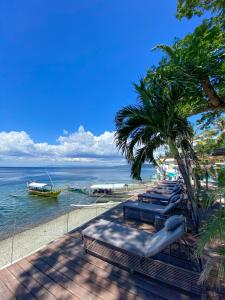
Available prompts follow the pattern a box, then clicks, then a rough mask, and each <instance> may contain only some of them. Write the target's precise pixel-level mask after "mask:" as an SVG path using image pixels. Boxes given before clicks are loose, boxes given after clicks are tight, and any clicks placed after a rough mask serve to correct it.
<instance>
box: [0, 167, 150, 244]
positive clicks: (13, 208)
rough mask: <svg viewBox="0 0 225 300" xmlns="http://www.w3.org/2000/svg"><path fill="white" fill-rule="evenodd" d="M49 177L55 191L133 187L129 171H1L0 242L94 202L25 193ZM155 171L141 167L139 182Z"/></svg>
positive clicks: (66, 195)
mask: <svg viewBox="0 0 225 300" xmlns="http://www.w3.org/2000/svg"><path fill="white" fill-rule="evenodd" d="M48 174H49V175H50V176H51V179H52V181H53V182H54V185H55V186H56V187H60V188H65V187H67V186H68V185H72V186H76V187H81V188H88V187H90V185H92V184H97V183H132V180H131V178H130V167H129V166H128V165H127V166H116V167H48V168H44V167H0V239H4V238H6V237H9V236H11V235H12V233H13V232H14V231H16V232H19V231H24V230H26V229H29V228H31V227H33V226H35V225H38V224H41V223H44V222H46V221H48V220H50V219H53V218H55V217H57V216H59V215H62V214H64V213H66V212H68V211H69V210H71V209H72V206H71V204H89V203H94V202H95V201H96V199H95V198H93V197H88V196H87V195H84V194H80V193H76V192H69V191H64V192H62V193H61V194H60V196H59V197H58V198H57V199H54V198H42V197H37V196H32V195H29V194H28V193H27V190H26V183H27V182H28V181H32V180H33V181H39V182H48V181H50V179H49V177H48ZM154 174H155V172H154V168H152V167H150V166H144V167H143V170H142V179H143V180H145V181H150V180H151V178H152V177H153V176H154Z"/></svg>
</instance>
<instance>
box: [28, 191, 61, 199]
mask: <svg viewBox="0 0 225 300" xmlns="http://www.w3.org/2000/svg"><path fill="white" fill-rule="evenodd" d="M28 192H29V194H31V195H35V196H42V197H52V198H57V197H58V196H59V194H60V193H61V190H59V191H49V192H44V191H35V190H29V191H28Z"/></svg>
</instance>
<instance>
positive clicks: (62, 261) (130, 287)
mask: <svg viewBox="0 0 225 300" xmlns="http://www.w3.org/2000/svg"><path fill="white" fill-rule="evenodd" d="M80 246H81V245H80ZM51 247H53V245H52V246H51ZM64 252H65V251H63V249H58V250H57V252H55V251H54V247H53V248H52V252H49V251H48V253H49V255H51V258H52V259H55V260H57V261H55V262H54V263H55V268H58V267H59V268H62V267H63V266H65V265H66V266H67V267H68V268H70V269H71V270H73V271H74V272H75V270H76V269H78V270H79V272H81V274H82V275H84V276H86V277H87V276H89V278H90V279H89V280H91V276H92V277H94V280H95V281H96V280H97V278H99V281H98V282H99V284H101V285H105V287H109V288H110V289H111V290H114V291H116V293H118V290H119V291H120V293H121V295H123V294H125V295H126V298H129V297H130V298H132V297H133V296H135V297H137V298H138V297H139V298H140V295H141V296H142V299H145V298H146V299H150V297H151V295H152V299H156V298H157V295H156V294H153V293H150V289H148V290H147V291H146V290H143V288H142V286H139V285H134V281H130V280H129V276H130V274H129V273H128V272H126V271H124V272H121V273H118V272H117V268H116V267H114V266H112V265H110V264H108V263H104V262H103V263H104V267H103V268H99V262H100V263H102V261H99V260H97V263H96V264H94V265H93V264H90V263H89V261H88V258H89V256H88V257H86V256H82V254H80V252H82V251H81V248H78V247H77V246H76V255H74V254H72V255H66V254H64ZM50 253H51V254H50ZM86 258H87V259H86ZM90 258H91V257H90ZM115 270H116V271H115ZM121 271H122V270H121ZM90 274H91V276H90ZM125 274H126V276H125ZM122 275H123V276H122ZM158 298H159V297H158ZM160 299H162V297H160Z"/></svg>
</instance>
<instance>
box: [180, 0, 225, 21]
mask: <svg viewBox="0 0 225 300" xmlns="http://www.w3.org/2000/svg"><path fill="white" fill-rule="evenodd" d="M224 7H225V1H224V0H178V2H177V18H178V19H181V18H183V17H187V18H188V19H190V18H192V17H193V16H194V15H197V16H201V15H202V14H203V13H204V11H206V10H207V11H211V12H213V13H218V14H223V13H224Z"/></svg>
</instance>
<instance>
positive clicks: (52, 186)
mask: <svg viewBox="0 0 225 300" xmlns="http://www.w3.org/2000/svg"><path fill="white" fill-rule="evenodd" d="M45 172H46V173H47V175H48V177H49V179H50V182H51V185H52V187H53V188H55V186H54V183H53V181H52V178H51V176H50V175H49V173H48V171H47V170H45Z"/></svg>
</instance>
